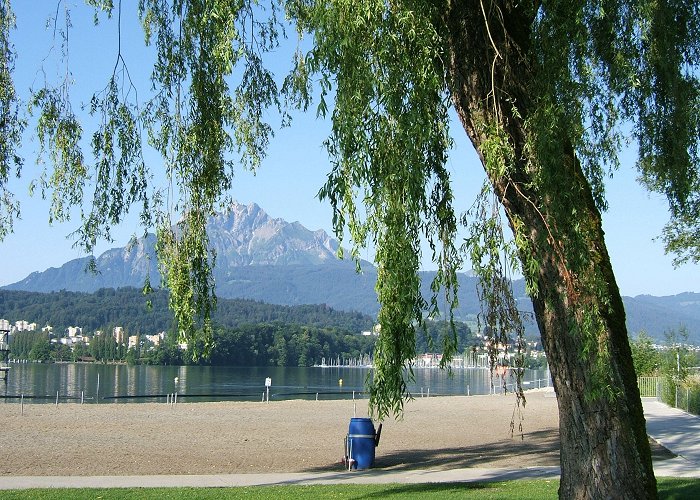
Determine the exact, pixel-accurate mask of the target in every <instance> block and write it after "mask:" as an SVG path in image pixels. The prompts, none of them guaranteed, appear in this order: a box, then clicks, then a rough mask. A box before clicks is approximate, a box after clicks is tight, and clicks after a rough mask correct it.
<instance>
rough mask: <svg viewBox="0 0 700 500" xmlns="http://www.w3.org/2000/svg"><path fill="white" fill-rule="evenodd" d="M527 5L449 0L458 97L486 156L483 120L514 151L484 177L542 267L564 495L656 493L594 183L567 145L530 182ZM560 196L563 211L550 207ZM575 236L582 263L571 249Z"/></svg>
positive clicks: (541, 313) (542, 315) (539, 279)
mask: <svg viewBox="0 0 700 500" xmlns="http://www.w3.org/2000/svg"><path fill="white" fill-rule="evenodd" d="M524 4H525V2H517V1H514V0H513V1H507V0H506V1H496V2H483V1H479V0H453V1H451V2H450V5H449V9H448V12H447V14H446V15H447V19H446V22H447V33H446V37H447V41H448V46H449V62H448V64H449V77H450V84H451V92H452V98H453V102H454V105H455V108H456V110H457V113H458V115H459V118H460V121H461V123H462V125H463V127H464V129H465V131H466V133H467V135H468V136H469V138H470V139H471V141H472V143H473V144H474V146H475V148H476V150H477V152H478V153H479V155H480V157H481V160H482V163H484V164H485V165H486V163H485V162H486V160H487V159H486V157H485V155H486V154H487V152H486V151H485V150H484V148H483V146H484V143H485V142H486V141H487V139H488V134H487V132H486V131H485V129H484V124H495V125H497V126H498V127H500V129H501V130H503V131H504V132H505V134H506V136H507V137H508V140H509V144H510V145H511V146H512V148H513V150H514V153H515V155H514V158H515V162H514V165H511V168H510V169H509V170H508V172H507V174H506V175H500V176H498V175H496V174H494V173H493V172H489V171H488V169H487V175H489V179H490V181H491V183H492V185H493V188H494V190H495V192H496V193H497V195H498V196H499V199H500V200H501V201H502V203H503V206H504V209H505V213H506V216H507V217H508V220H509V222H510V226H511V229H512V230H513V231H514V232H515V233H516V234H517V235H518V236H519V237H520V238H521V239H522V240H523V241H526V242H527V244H526V245H525V248H526V249H527V250H521V253H522V254H521V258H522V259H523V260H524V261H527V260H528V259H534V260H535V261H536V262H537V263H538V264H539V268H538V270H537V271H536V273H535V276H533V279H534V281H535V282H536V285H537V293H536V294H535V296H534V297H533V305H534V310H535V316H536V319H537V324H538V326H539V329H540V333H541V336H542V341H543V345H544V348H545V351H546V354H547V358H548V361H549V365H550V369H551V374H552V379H553V384H554V389H555V391H556V394H557V401H558V405H559V425H560V431H559V433H560V444H561V485H560V490H559V496H560V498H566V499H573V498H630V499H640V498H656V479H655V477H654V472H653V468H652V462H651V452H650V448H649V442H648V438H647V435H646V425H645V420H644V414H643V409H642V404H641V399H640V397H639V390H638V388H637V381H636V375H635V372H634V367H633V364H632V354H631V350H630V347H629V341H628V338H627V329H626V325H625V312H624V307H623V303H622V299H621V297H620V292H619V289H618V287H617V284H616V282H615V277H614V274H613V271H612V266H611V263H610V258H609V256H608V253H607V250H606V247H605V242H604V235H603V230H602V226H601V217H600V213H599V211H598V209H597V207H596V205H595V202H594V199H593V195H592V192H591V189H590V184H589V183H588V181H587V179H586V177H585V175H584V173H583V171H582V169H581V166H580V164H579V162H578V161H577V159H576V156H575V154H574V151H573V148H572V147H571V146H570V145H567V144H565V143H564V144H562V149H561V150H562V151H564V154H562V157H561V158H560V159H559V161H558V162H557V171H556V179H557V183H556V185H557V187H558V188H559V189H558V190H557V191H556V192H554V191H551V190H550V191H546V188H542V185H541V184H538V183H537V182H535V177H536V176H537V175H538V174H540V173H541V172H537V171H536V168H538V167H537V166H534V167H533V163H531V162H528V161H527V160H528V157H527V154H528V153H527V148H526V143H527V130H526V128H525V120H526V119H527V118H528V116H529V113H531V112H532V106H533V103H532V101H531V96H530V95H529V91H528V89H531V88H532V85H533V82H534V75H533V71H534V70H533V65H532V64H531V63H532V61H533V60H534V59H533V55H532V54H531V53H530V51H531V47H530V29H531V27H532V23H533V17H532V16H533V15H534V14H533V13H532V11H533V10H536V9H531V11H530V12H529V13H528V12H527V10H526V9H527V7H525V6H523V5H524ZM514 106H516V107H517V110H518V112H517V113H515V112H514V111H513V107H514ZM561 137H562V138H564V137H565V134H563V133H562V134H561ZM562 140H563V141H566V139H562ZM535 165H536V164H535ZM541 168H546V167H541ZM550 175H551V173H550ZM555 199H556V203H557V209H556V211H554V210H553V209H552V206H553V204H552V203H550V201H551V200H555ZM515 221H519V222H522V224H520V223H517V224H516V223H515ZM574 227H576V230H575V231H576V232H575V233H574V232H573V231H574V229H573V228H574ZM572 242H575V243H574V244H575V245H576V252H577V258H576V263H572V260H574V259H573V258H572V255H571V248H570V247H569V246H567V245H571V244H572ZM528 252H529V255H528ZM586 332H588V335H589V336H588V337H587V336H586V335H587V333H586ZM591 332H593V333H592V334H593V337H594V341H593V342H591V337H590V334H591ZM601 367H602V368H601ZM601 370H602V371H601ZM601 374H602V375H601Z"/></svg>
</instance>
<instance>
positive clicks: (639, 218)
mask: <svg viewBox="0 0 700 500" xmlns="http://www.w3.org/2000/svg"><path fill="white" fill-rule="evenodd" d="M72 3H75V4H77V5H76V9H75V10H74V12H73V19H72V20H73V24H74V31H73V32H71V38H69V48H70V61H71V68H72V71H73V77H74V79H75V81H76V84H75V86H74V87H73V89H72V94H71V95H72V96H73V98H74V109H76V110H77V109H79V106H80V104H81V103H86V102H88V100H89V97H90V95H91V93H92V92H94V91H95V90H97V89H98V88H100V87H101V86H102V85H104V83H103V82H105V81H106V78H107V77H108V75H109V74H110V73H111V69H112V67H113V65H114V61H115V57H116V37H115V36H114V30H115V26H114V24H113V23H112V24H109V23H103V24H102V25H101V26H100V27H99V28H97V29H95V28H92V27H91V24H92V20H91V16H92V15H91V13H86V11H85V8H84V7H81V5H82V2H76V1H74V2H72ZM127 3H128V2H127ZM14 4H15V5H14V9H15V12H16V14H17V24H18V29H17V30H16V31H15V32H14V33H13V37H14V43H15V46H16V49H17V52H18V60H17V62H16V76H15V83H16V86H17V90H18V92H19V93H20V94H21V95H22V96H23V97H24V98H25V99H26V96H27V90H28V89H29V87H30V86H32V85H34V86H36V85H38V84H40V83H41V81H42V80H43V74H42V73H41V72H39V71H38V68H39V64H40V62H41V61H42V60H44V61H45V62H44V66H45V68H46V70H47V71H46V73H47V75H49V76H51V74H52V73H51V72H55V71H56V70H57V69H59V70H60V69H62V66H61V65H59V64H57V63H56V62H55V57H54V55H55V54H56V53H57V52H56V50H57V49H55V50H54V51H53V52H52V53H49V47H50V46H51V35H52V27H51V28H50V29H48V30H47V29H45V26H46V23H45V20H46V19H47V18H48V17H49V16H51V15H53V14H54V13H55V10H54V9H55V3H54V2H26V1H19V2H14ZM68 5H71V2H68ZM77 7H80V8H77ZM130 9H133V7H132V6H129V7H125V16H129V17H130V18H132V19H133V17H134V14H133V11H129V10H130ZM123 33H124V34H125V35H126V36H124V37H123V38H124V40H123V47H122V51H123V55H124V57H125V59H126V63H127V65H128V66H129V69H130V71H131V72H132V76H134V77H135V78H136V79H137V81H138V82H140V84H141V85H142V86H143V88H144V89H147V88H148V82H147V77H148V72H147V70H146V68H149V67H150V66H149V62H148V61H149V52H148V51H147V50H144V49H143V44H142V42H141V40H142V38H141V34H140V33H139V32H138V30H137V27H136V26H134V25H133V21H131V24H128V23H126V22H125V27H124V31H123ZM47 55H48V58H47ZM45 58H46V59H45ZM280 60H284V54H280ZM281 68H282V69H284V68H285V66H284V65H282V66H281ZM86 128H87V127H86ZM328 131H329V124H328V123H327V122H324V121H320V120H317V119H316V118H315V114H314V113H309V114H308V115H296V116H295V122H294V124H293V126H292V128H290V129H284V130H281V131H279V132H278V133H277V135H276V137H275V139H274V140H273V142H272V145H271V148H270V151H269V155H268V157H267V159H266V160H265V162H264V163H263V165H262V167H261V169H260V170H259V171H258V172H257V175H255V176H254V175H252V174H251V173H250V172H245V171H240V172H239V173H238V174H237V176H236V178H235V179H234V182H233V183H234V188H233V190H232V193H231V194H232V196H233V197H234V198H235V199H236V200H238V201H239V202H242V203H251V202H255V203H257V204H259V205H260V206H261V207H262V208H263V209H264V210H265V211H267V212H268V214H270V215H271V216H272V217H280V218H283V219H286V220H288V221H299V222H300V223H302V224H303V225H304V226H306V227H307V228H309V229H311V230H316V229H325V230H326V231H328V232H330V229H331V210H330V207H329V206H328V204H326V203H321V202H319V201H318V200H317V199H316V193H317V192H318V189H319V188H320V187H321V185H322V184H323V183H324V181H325V177H326V174H327V172H328V170H329V162H328V157H327V155H326V153H325V151H324V150H323V148H322V145H321V143H322V141H323V139H324V138H325V137H326V136H327V134H328ZM453 135H454V138H455V149H454V150H453V152H452V154H451V156H450V160H449V168H450V171H451V172H452V177H453V181H454V191H455V196H456V203H455V205H456V207H457V209H458V210H460V211H463V210H466V209H468V208H469V207H470V206H471V204H472V202H473V200H474V196H475V194H476V193H477V192H478V190H479V188H480V186H481V183H482V182H483V171H482V169H481V166H480V164H479V162H478V160H477V158H476V155H475V154H474V152H473V150H472V148H471V145H470V144H469V142H468V140H467V138H466V136H465V134H464V132H463V131H462V130H461V129H460V128H459V126H458V124H456V123H455V124H454V125H453ZM36 151H37V144H36V141H35V140H33V137H32V133H31V130H29V131H27V132H26V133H25V142H24V145H23V149H22V153H23V154H24V157H25V160H26V163H25V167H24V170H23V175H22V178H21V179H19V180H16V179H14V180H11V182H10V185H9V188H10V190H11V191H12V192H13V193H14V194H15V196H16V197H17V198H18V199H19V200H20V202H21V205H22V219H21V220H18V221H16V224H15V228H14V233H13V234H11V235H9V236H8V237H7V238H6V239H5V240H4V241H3V242H0V263H2V264H1V265H0V286H2V285H7V284H9V283H13V282H15V281H18V280H20V279H22V278H24V277H26V276H27V275H28V274H29V273H31V272H33V271H42V270H45V269H47V268H49V267H58V266H60V265H61V264H63V263H65V262H66V261H68V260H70V259H74V258H77V257H80V256H81V253H80V252H79V251H78V250H77V249H74V248H72V243H73V242H72V240H70V239H67V235H69V234H70V233H71V232H72V231H73V230H74V229H75V228H76V227H77V225H78V221H77V220H76V221H74V222H68V223H64V224H57V225H54V226H49V224H48V206H49V204H48V202H47V201H44V200H41V198H40V197H39V196H38V195H35V196H34V197H33V198H30V197H29V196H28V184H29V182H30V180H31V179H34V178H36V177H37V176H38V175H39V173H40V167H38V166H36V165H35V162H34V159H35V157H36ZM622 160H623V161H622V168H621V170H620V171H619V172H617V173H616V174H615V176H614V178H612V179H611V180H610V181H609V182H608V187H607V189H608V201H609V203H610V210H609V211H608V212H607V213H606V214H604V229H605V232H606V240H607V244H608V249H609V252H610V255H611V259H612V262H613V267H614V269H615V273H616V276H617V280H618V284H619V286H620V289H621V291H622V293H623V294H624V295H631V296H635V295H639V294H652V295H672V294H676V293H681V292H685V291H692V292H700V266H697V265H685V266H683V267H681V268H679V269H674V268H673V266H672V264H671V261H672V257H671V256H668V255H665V254H664V250H663V245H662V243H661V242H660V241H656V240H655V238H657V237H658V236H659V235H660V234H661V230H662V227H663V225H664V223H665V222H666V220H667V217H668V213H667V206H666V203H665V201H664V200H663V199H662V197H660V196H659V195H656V194H649V193H647V192H646V191H645V190H644V189H643V188H642V187H640V186H639V185H638V184H637V183H636V182H635V176H636V174H635V172H634V168H633V167H634V154H633V153H631V152H626V153H625V154H624V155H623V157H622ZM148 161H149V163H150V164H151V166H152V167H153V169H154V170H159V168H158V167H159V166H160V159H159V158H157V157H155V156H153V157H149V158H148ZM136 220H137V219H136V217H135V216H134V217H132V218H131V219H130V220H129V221H127V222H126V223H125V224H123V225H122V226H121V227H119V228H117V229H116V230H115V231H114V233H113V235H114V237H115V243H114V244H109V243H106V242H103V243H101V244H100V245H99V246H98V248H97V249H96V254H99V253H100V252H102V251H104V250H106V249H107V248H110V247H113V246H122V245H124V244H126V242H127V241H128V240H129V238H130V236H131V235H132V234H141V232H142V230H141V229H140V228H139V226H138V224H137V222H136ZM363 257H364V258H367V259H369V260H371V252H370V251H367V252H365V254H364V255H363ZM425 266H426V268H430V267H431V266H430V263H428V262H426V263H425Z"/></svg>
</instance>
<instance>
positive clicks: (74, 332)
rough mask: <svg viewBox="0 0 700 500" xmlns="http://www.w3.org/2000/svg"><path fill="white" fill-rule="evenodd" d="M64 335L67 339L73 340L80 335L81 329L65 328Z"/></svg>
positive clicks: (75, 327)
mask: <svg viewBox="0 0 700 500" xmlns="http://www.w3.org/2000/svg"><path fill="white" fill-rule="evenodd" d="M66 333H67V334H68V336H69V337H71V338H73V337H77V336H79V335H82V334H83V329H82V328H80V327H79V326H69V327H68V328H66Z"/></svg>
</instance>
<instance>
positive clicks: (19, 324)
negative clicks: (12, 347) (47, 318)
mask: <svg viewBox="0 0 700 500" xmlns="http://www.w3.org/2000/svg"><path fill="white" fill-rule="evenodd" d="M34 330H36V323H29V322H27V321H24V320H22V319H21V320H19V321H15V331H17V332H33V331H34Z"/></svg>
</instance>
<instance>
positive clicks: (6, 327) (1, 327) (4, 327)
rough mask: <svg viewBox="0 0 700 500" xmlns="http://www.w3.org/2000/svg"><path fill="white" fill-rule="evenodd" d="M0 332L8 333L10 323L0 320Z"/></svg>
mask: <svg viewBox="0 0 700 500" xmlns="http://www.w3.org/2000/svg"><path fill="white" fill-rule="evenodd" d="M0 330H6V331H10V330H11V328H10V322H9V321H7V320H6V319H0Z"/></svg>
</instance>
